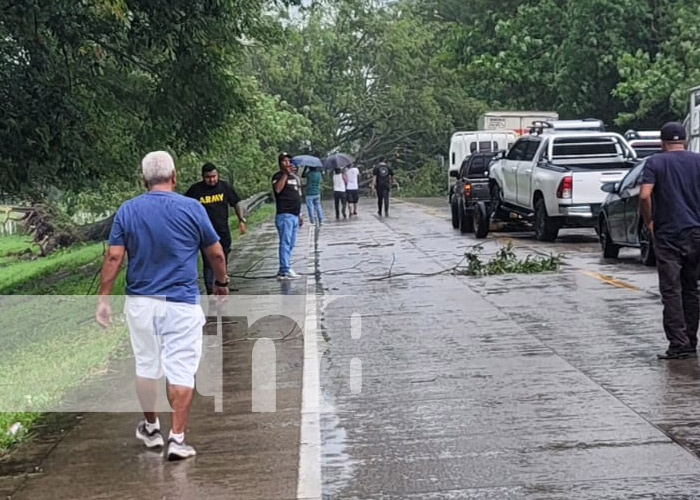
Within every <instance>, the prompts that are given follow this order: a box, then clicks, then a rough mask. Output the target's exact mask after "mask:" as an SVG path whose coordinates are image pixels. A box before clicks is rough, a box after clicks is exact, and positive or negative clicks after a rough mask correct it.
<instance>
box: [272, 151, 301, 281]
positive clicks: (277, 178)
mask: <svg viewBox="0 0 700 500" xmlns="http://www.w3.org/2000/svg"><path fill="white" fill-rule="evenodd" d="M291 160H292V157H291V156H289V155H288V154H287V153H280V155H279V157H278V158H277V163H278V164H279V168H280V169H279V170H278V171H277V172H276V173H275V174H274V175H273V176H272V190H273V192H274V194H275V203H276V206H277V215H276V216H275V225H276V226H277V233H278V234H279V237H280V247H279V261H280V267H279V272H278V273H277V279H278V280H295V279H298V278H300V276H299V275H298V274H297V273H295V272H294V271H293V270H292V268H291V266H290V260H291V256H292V250H293V249H294V245H295V243H296V241H297V232H298V230H299V227H300V226H301V225H302V224H303V222H304V221H303V220H302V218H301V179H300V178H299V177H297V175H296V174H295V173H294V170H293V167H292V161H291Z"/></svg>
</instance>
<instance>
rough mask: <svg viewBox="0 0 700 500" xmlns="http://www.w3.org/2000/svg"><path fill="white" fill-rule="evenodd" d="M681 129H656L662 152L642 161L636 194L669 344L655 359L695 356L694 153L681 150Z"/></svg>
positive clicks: (698, 260)
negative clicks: (651, 249) (648, 239)
mask: <svg viewBox="0 0 700 500" xmlns="http://www.w3.org/2000/svg"><path fill="white" fill-rule="evenodd" d="M685 139H686V135H685V128H684V127H683V125H681V124H680V123H675V122H671V123H667V124H666V125H664V126H663V127H662V128H661V141H662V151H663V152H662V153H659V154H656V155H654V156H652V157H651V158H649V159H648V160H647V163H646V165H645V167H644V173H643V177H642V188H641V191H640V194H639V201H640V210H641V213H642V217H643V218H644V223H645V224H646V225H647V227H648V228H649V231H650V232H651V234H653V235H654V251H655V254H656V266H657V269H658V273H659V290H660V292H661V298H662V301H663V304H664V313H663V324H664V330H665V332H666V337H667V339H668V342H669V347H668V350H667V351H666V352H665V353H663V354H660V355H659V359H684V358H690V357H693V358H694V357H697V351H696V349H697V344H698V321H699V319H700V303H699V302H698V277H699V276H700V155H698V154H696V153H691V152H690V151H686V150H685Z"/></svg>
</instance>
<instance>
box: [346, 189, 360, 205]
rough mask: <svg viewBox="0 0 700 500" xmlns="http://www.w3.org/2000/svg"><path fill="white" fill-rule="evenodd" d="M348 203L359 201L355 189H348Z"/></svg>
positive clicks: (357, 192) (358, 194)
mask: <svg viewBox="0 0 700 500" xmlns="http://www.w3.org/2000/svg"><path fill="white" fill-rule="evenodd" d="M347 193H348V203H357V201H358V200H359V199H360V192H359V191H358V190H357V189H348V190H347Z"/></svg>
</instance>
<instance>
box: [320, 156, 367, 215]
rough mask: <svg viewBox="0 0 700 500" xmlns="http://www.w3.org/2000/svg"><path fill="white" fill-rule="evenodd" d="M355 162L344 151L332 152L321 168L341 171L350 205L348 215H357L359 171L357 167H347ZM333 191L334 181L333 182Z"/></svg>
mask: <svg viewBox="0 0 700 500" xmlns="http://www.w3.org/2000/svg"><path fill="white" fill-rule="evenodd" d="M354 163H355V158H353V157H352V156H350V155H348V154H345V153H334V154H332V155H330V156H329V157H328V158H326V159H325V160H323V168H325V169H327V170H333V171H334V172H337V171H338V170H340V171H341V172H343V177H344V179H345V183H346V193H345V196H346V197H347V203H348V204H349V205H350V215H351V216H352V215H357V201H358V200H357V198H358V189H359V177H360V171H359V170H358V169H357V168H354V167H353V168H348V167H351V166H352V165H353V164H354ZM333 190H334V191H337V190H336V189H335V183H334V189H333Z"/></svg>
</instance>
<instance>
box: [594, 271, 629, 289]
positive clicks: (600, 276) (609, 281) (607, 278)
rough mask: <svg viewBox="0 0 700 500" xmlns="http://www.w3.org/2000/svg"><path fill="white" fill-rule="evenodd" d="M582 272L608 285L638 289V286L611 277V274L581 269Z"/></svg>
mask: <svg viewBox="0 0 700 500" xmlns="http://www.w3.org/2000/svg"><path fill="white" fill-rule="evenodd" d="M582 272H583V274H585V275H586V276H590V277H591V278H595V279H597V280H600V281H602V282H603V283H607V284H608V285H613V286H616V287H618V288H626V289H628V290H635V291H637V292H638V291H639V290H640V289H639V287H637V286H634V285H632V284H631V283H627V282H626V281H622V280H618V279H616V278H613V277H612V276H608V275H606V274H601V273H596V272H594V271H582Z"/></svg>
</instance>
